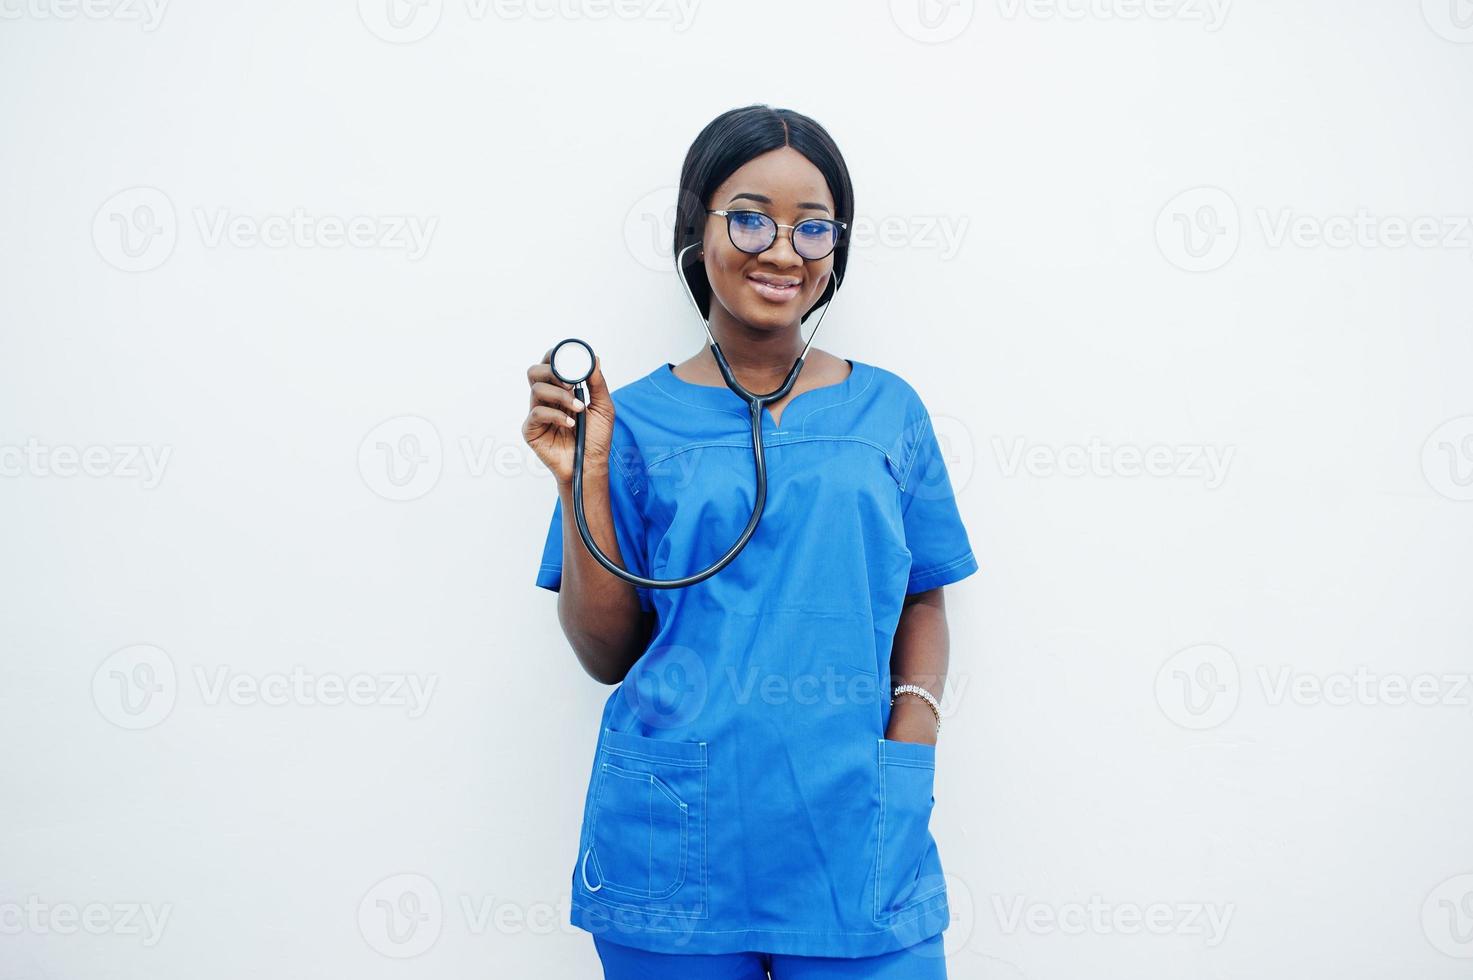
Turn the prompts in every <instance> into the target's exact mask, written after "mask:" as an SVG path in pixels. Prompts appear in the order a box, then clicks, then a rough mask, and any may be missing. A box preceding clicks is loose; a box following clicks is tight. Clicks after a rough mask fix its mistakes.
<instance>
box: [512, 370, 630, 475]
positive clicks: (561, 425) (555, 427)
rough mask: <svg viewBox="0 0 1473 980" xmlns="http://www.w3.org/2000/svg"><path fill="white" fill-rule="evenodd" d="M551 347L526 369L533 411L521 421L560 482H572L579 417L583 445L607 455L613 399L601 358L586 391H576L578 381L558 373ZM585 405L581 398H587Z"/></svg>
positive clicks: (597, 454) (530, 442)
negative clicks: (553, 364) (566, 379)
mask: <svg viewBox="0 0 1473 980" xmlns="http://www.w3.org/2000/svg"><path fill="white" fill-rule="evenodd" d="M555 349H556V348H548V350H547V353H545V354H543V355H542V360H541V361H539V362H538V363H536V364H533V365H532V366H531V367H529V368H528V369H527V383H528V384H529V385H530V386H531V389H532V400H531V411H530V412H528V413H527V418H526V420H525V421H524V422H523V423H522V438H523V439H525V440H526V441H527V445H529V446H531V447H532V451H533V452H535V453H536V454H537V458H538V459H540V460H542V463H543V465H544V466H546V467H547V468H548V469H549V470H550V471H552V475H553V476H554V477H555V478H556V479H557V481H558V483H559V484H560V485H564V486H567V485H571V484H572V482H573V459H574V450H575V449H576V448H577V445H578V436H577V433H576V432H575V431H574V427H575V422H576V420H577V419H578V417H579V416H580V415H581V416H584V419H583V430H584V432H583V440H584V445H583V448H584V450H586V451H587V452H589V453H592V454H593V456H594V458H595V459H598V460H603V459H607V458H608V455H609V447H610V446H611V445H612V444H613V432H614V400H613V399H612V398H611V397H609V388H608V385H607V384H606V383H605V382H604V375H603V371H602V370H601V369H600V367H599V363H598V359H597V358H593V359H592V361H591V365H590V366H591V368H592V371H591V373H590V374H589V375H588V379H587V381H586V382H585V383H584V384H583V388H584V392H583V393H582V396H575V393H574V391H573V388H574V386H573V385H572V384H569V383H567V382H564V381H561V380H559V379H558V376H557V375H556V374H554V373H553V370H552V352H553V350H555ZM585 397H586V398H588V401H585V402H583V407H582V408H579V407H578V403H579V402H580V401H582V399H583V398H585Z"/></svg>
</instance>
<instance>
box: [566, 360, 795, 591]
mask: <svg viewBox="0 0 1473 980" xmlns="http://www.w3.org/2000/svg"><path fill="white" fill-rule="evenodd" d="M711 353H712V354H714V355H715V357H716V363H717V364H718V365H720V367H721V373H722V376H723V377H725V378H726V383H727V384H728V385H730V386H731V388H732V390H733V391H735V392H736V393H737V394H739V395H741V396H742V398H744V399H746V402H747V407H748V410H749V412H748V414H749V416H750V419H751V424H752V459H753V461H754V462H755V464H756V465H755V474H756V485H757V498H756V500H755V502H754V503H753V505H752V516H751V517H750V518H748V520H747V526H746V527H745V528H743V529H742V533H741V536H740V537H738V538H737V540H736V543H735V544H733V545H732V546H731V547H730V548H729V549H727V552H726V554H724V555H722V556H721V557H720V558H718V559H717V560H716V561H715V562H714V563H712V564H711V565H710V566H709V567H707V568H703V569H701V570H700V571H699V572H696V573H695V574H694V575H687V576H685V577H684V578H674V579H656V578H645V577H644V576H642V575H636V574H634V573H633V572H631V571H629V570H628V569H626V568H621V567H619V565H618V564H617V563H616V562H615V561H614V560H613V559H612V558H610V557H609V556H608V555H606V554H604V553H603V551H602V550H601V549H600V548H599V547H598V545H597V543H595V542H594V540H593V533H592V532H591V531H590V530H589V529H588V516H587V514H586V513H585V512H584V508H583V447H584V440H585V438H586V435H587V429H586V428H585V425H584V420H585V419H586V417H587V415H588V412H587V410H584V411H582V412H578V413H576V414H575V415H574V416H573V426H574V430H573V486H572V490H573V517H574V519H575V520H576V521H577V523H578V534H579V536H581V537H582V538H583V543H584V545H586V546H587V548H588V550H589V552H590V553H591V554H592V555H593V557H594V558H595V559H596V560H597V561H598V563H599V564H600V565H602V566H603V567H604V568H606V569H608V570H609V571H610V572H611V573H613V574H614V575H617V576H618V577H619V578H621V579H623V580H624V581H626V582H629V583H631V584H632V585H636V586H639V587H641V588H646V589H683V588H685V587H687V586H691V585H695V584H696V583H697V582H704V581H705V580H706V579H708V578H710V577H711V576H712V575H715V574H716V573H717V572H719V571H721V570H722V569H723V568H725V567H726V566H727V565H729V564H731V561H732V559H734V558H736V556H737V555H738V554H740V553H741V550H742V549H743V548H745V547H746V546H747V542H748V541H749V540H751V538H752V532H754V531H756V530H757V524H758V522H759V521H761V520H762V511H763V509H764V508H765V507H766V506H767V456H766V454H765V452H764V451H763V446H762V410H763V409H764V408H766V407H767V406H768V405H769V404H771V403H772V402H775V401H777V400H778V399H780V398H782V397H783V396H784V395H786V394H787V393H788V392H789V391H791V390H792V388H793V384H794V382H796V381H797V380H798V372H799V371H801V370H802V369H803V358H802V357H799V358H798V359H797V360H796V361H794V362H793V367H792V368H791V369H790V370H789V371H788V377H787V379H786V380H785V381H784V382H783V383H782V384H781V385H780V386H779V387H778V388H776V389H775V390H773V391H770V392H768V393H767V394H765V395H758V394H754V393H753V392H750V391H748V390H747V389H746V388H745V387H743V386H742V384H741V383H740V382H738V381H737V380H736V378H735V376H733V375H732V373H731V368H730V366H729V365H728V364H727V363H726V357H725V355H723V354H722V353H721V348H720V347H719V346H718V345H717V344H712V345H711ZM573 397H575V398H577V399H578V400H579V401H581V402H583V404H584V405H587V404H588V397H587V393H586V391H585V389H584V387H583V385H582V384H579V385H577V386H575V387H574V389H573ZM609 476H610V479H618V477H617V476H616V475H615V474H613V473H612V472H611V473H610V475H609Z"/></svg>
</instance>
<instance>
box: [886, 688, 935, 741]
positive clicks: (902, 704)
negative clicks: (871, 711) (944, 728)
mask: <svg viewBox="0 0 1473 980" xmlns="http://www.w3.org/2000/svg"><path fill="white" fill-rule="evenodd" d="M885 738H890V740H894V741H919V743H924V744H928V746H934V744H935V741H937V731H935V716H934V715H932V713H931V709H928V707H927V706H925V704H924V703H922V701H921V700H919V699H915V697H901V699H897V700H896V703H894V706H893V707H891V709H890V724H888V725H887V727H885Z"/></svg>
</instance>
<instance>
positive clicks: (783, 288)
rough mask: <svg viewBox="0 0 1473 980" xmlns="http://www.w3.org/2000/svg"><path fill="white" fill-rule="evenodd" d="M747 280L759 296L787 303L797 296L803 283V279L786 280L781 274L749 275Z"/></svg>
mask: <svg viewBox="0 0 1473 980" xmlns="http://www.w3.org/2000/svg"><path fill="white" fill-rule="evenodd" d="M747 282H748V283H749V284H750V285H751V287H752V290H753V292H755V293H756V294H757V295H758V296H761V297H762V298H763V299H766V300H771V301H772V302H774V303H786V302H787V301H788V300H790V299H792V298H793V297H795V296H797V295H798V287H799V286H800V285H802V281H801V280H797V279H795V280H792V281H786V280H784V279H783V277H781V276H748V277H747ZM785 283H786V284H785Z"/></svg>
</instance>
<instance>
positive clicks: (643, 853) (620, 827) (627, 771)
mask: <svg viewBox="0 0 1473 980" xmlns="http://www.w3.org/2000/svg"><path fill="white" fill-rule="evenodd" d="M589 801H590V805H589V807H588V826H587V829H586V832H585V834H584V835H583V836H584V840H583V853H582V855H581V856H580V858H579V880H580V884H581V890H582V891H583V893H584V894H586V895H589V896H591V897H594V898H597V899H598V900H599V901H600V902H602V903H604V904H605V905H610V906H613V907H616V908H627V909H635V910H639V911H645V912H659V913H662V914H667V915H687V916H692V917H702V916H704V915H705V914H706V907H705V904H706V903H705V892H706V743H704V742H681V741H671V740H667V739H656V738H648V737H646V736H643V735H635V734H631V733H629V732H616V731H613V730H611V729H605V730H604V732H603V737H602V739H601V741H600V744H599V749H598V762H597V765H596V766H595V767H594V774H593V784H592V786H591V788H590V793H589Z"/></svg>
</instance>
